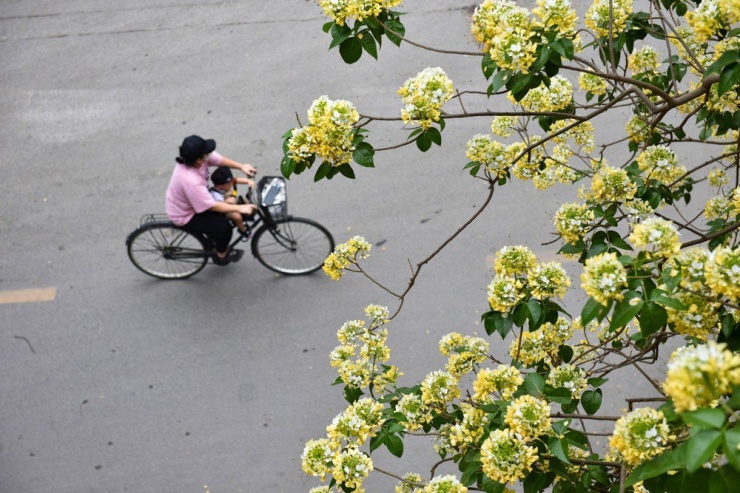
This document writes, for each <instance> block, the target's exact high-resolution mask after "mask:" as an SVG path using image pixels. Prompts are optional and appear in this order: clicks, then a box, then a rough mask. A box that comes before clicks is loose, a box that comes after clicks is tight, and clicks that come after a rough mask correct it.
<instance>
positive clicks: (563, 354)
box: [558, 344, 574, 363]
mask: <svg viewBox="0 0 740 493" xmlns="http://www.w3.org/2000/svg"><path fill="white" fill-rule="evenodd" d="M573 354H574V351H573V348H572V347H570V346H567V345H565V344H561V345H560V346H559V347H558V356H560V359H561V360H563V363H570V360H572V359H573Z"/></svg>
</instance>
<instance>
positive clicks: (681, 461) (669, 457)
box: [625, 443, 686, 487]
mask: <svg viewBox="0 0 740 493" xmlns="http://www.w3.org/2000/svg"><path fill="white" fill-rule="evenodd" d="M685 453H686V444H685V443H684V444H682V445H679V446H678V447H676V448H675V449H673V450H670V451H668V452H665V453H663V454H661V455H659V456H658V457H655V458H654V459H652V460H650V461H648V462H646V463H644V464H640V465H639V466H637V467H636V468H635V470H634V471H632V474H630V475H629V477H628V478H627V481H626V482H625V486H627V487H630V486H633V485H634V484H635V483H639V482H640V481H645V480H646V479H650V478H654V477H655V476H659V475H661V474H664V473H666V472H668V471H673V470H677V469H682V468H683V467H684V465H685V464H686V460H685Z"/></svg>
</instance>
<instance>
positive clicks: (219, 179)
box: [211, 166, 234, 185]
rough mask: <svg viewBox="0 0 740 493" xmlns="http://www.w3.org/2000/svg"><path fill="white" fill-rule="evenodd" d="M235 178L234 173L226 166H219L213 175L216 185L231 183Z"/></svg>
mask: <svg viewBox="0 0 740 493" xmlns="http://www.w3.org/2000/svg"><path fill="white" fill-rule="evenodd" d="M233 178H234V175H232V174H231V170H230V169H229V168H227V167H226V166H219V167H218V168H216V171H214V172H213V174H212V175H211V181H212V182H213V184H214V185H223V184H224V183H229V182H230V181H231V180H232V179H233Z"/></svg>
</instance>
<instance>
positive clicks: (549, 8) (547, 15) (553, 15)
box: [532, 0, 578, 35]
mask: <svg viewBox="0 0 740 493" xmlns="http://www.w3.org/2000/svg"><path fill="white" fill-rule="evenodd" d="M532 13H533V14H534V15H536V16H537V17H539V18H540V21H541V23H542V24H543V25H544V26H546V27H554V28H555V29H557V30H558V32H560V33H561V34H565V35H571V34H572V33H573V32H574V31H575V29H576V22H577V21H578V16H577V15H576V11H575V10H573V7H572V6H571V4H570V0H537V7H536V8H534V9H533V10H532Z"/></svg>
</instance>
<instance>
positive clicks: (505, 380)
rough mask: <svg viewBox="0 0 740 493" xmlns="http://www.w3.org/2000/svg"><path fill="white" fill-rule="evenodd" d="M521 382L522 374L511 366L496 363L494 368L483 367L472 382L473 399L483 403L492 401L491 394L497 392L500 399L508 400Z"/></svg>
mask: <svg viewBox="0 0 740 493" xmlns="http://www.w3.org/2000/svg"><path fill="white" fill-rule="evenodd" d="M522 383H524V379H523V378H522V375H521V374H520V373H519V370H517V369H516V368H514V367H513V366H510V365H498V368H496V369H495V370H491V369H489V368H483V369H482V370H481V371H479V372H478V377H477V378H476V380H475V382H473V390H475V395H474V396H473V400H474V401H476V402H483V403H487V402H492V401H493V399H492V395H493V394H495V393H498V394H499V396H500V397H501V399H503V400H508V399H509V398H511V396H512V394H514V392H516V389H517V388H518V387H519V386H520V385H521V384H522Z"/></svg>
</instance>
